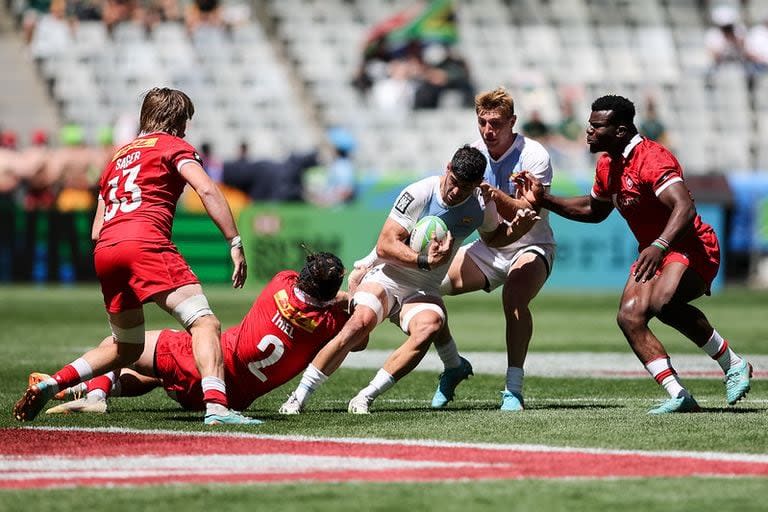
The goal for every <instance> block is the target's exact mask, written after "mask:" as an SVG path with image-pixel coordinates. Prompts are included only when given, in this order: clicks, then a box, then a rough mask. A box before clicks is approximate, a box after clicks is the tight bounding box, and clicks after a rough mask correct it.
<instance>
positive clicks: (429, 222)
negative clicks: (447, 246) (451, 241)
mask: <svg viewBox="0 0 768 512" xmlns="http://www.w3.org/2000/svg"><path fill="white" fill-rule="evenodd" d="M433 234H434V235H435V240H437V241H438V242H440V241H441V240H443V239H444V238H445V235H447V234H448V227H447V226H446V225H445V222H443V219H441V218H440V217H435V216H434V215H427V216H426V217H422V218H421V219H419V221H418V222H417V223H416V226H414V228H413V231H411V237H410V242H409V246H410V247H411V249H413V250H414V251H416V252H418V253H422V254H426V252H427V249H428V248H429V242H430V241H431V240H432V235H433Z"/></svg>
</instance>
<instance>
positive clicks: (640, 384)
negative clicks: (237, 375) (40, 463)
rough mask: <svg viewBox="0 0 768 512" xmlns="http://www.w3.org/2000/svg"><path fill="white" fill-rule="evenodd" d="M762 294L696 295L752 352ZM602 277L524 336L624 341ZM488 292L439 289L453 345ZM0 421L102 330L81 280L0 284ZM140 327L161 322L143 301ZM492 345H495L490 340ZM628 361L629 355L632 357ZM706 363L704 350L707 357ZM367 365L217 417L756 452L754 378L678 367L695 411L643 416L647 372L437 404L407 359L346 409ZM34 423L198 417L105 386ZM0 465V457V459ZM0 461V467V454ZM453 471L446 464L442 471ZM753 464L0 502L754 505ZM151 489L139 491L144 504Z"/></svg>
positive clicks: (340, 431)
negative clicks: (606, 475)
mask: <svg viewBox="0 0 768 512" xmlns="http://www.w3.org/2000/svg"><path fill="white" fill-rule="evenodd" d="M207 292H208V295H209V298H210V300H211V303H212V305H213V307H214V309H215V311H216V312H217V314H218V315H219V317H220V318H221V319H222V322H223V324H224V325H231V324H233V323H235V322H236V321H238V320H239V319H240V318H241V316H242V314H243V313H244V312H245V311H246V310H247V309H248V308H249V306H250V300H251V298H249V297H247V296H248V295H249V294H252V292H243V291H231V290H227V289H224V288H213V287H210V288H209V289H208V290H207ZM767 299H768V295H766V294H765V293H760V292H753V291H748V290H743V289H729V290H727V291H725V292H724V293H721V294H719V295H717V296H715V297H711V298H706V299H702V300H701V301H699V305H700V306H701V307H702V309H703V310H704V311H705V312H706V313H707V315H708V316H709V318H710V320H711V321H712V323H713V324H714V325H715V326H716V327H717V328H718V330H719V331H720V332H721V333H722V334H723V335H725V336H726V337H728V338H729V339H730V340H731V341H732V343H733V345H734V347H735V348H736V349H737V350H738V351H740V352H743V353H747V354H768V344H766V342H765V339H766V328H765V327H764V324H762V322H760V321H759V318H761V317H762V315H763V314H765V305H766V303H768V300H767ZM617 301H618V292H615V293H609V294H590V295H580V294H579V295H577V294H570V295H560V294H552V293H545V294H543V295H542V296H541V297H539V299H537V301H536V303H535V304H534V314H535V322H536V333H535V337H534V341H533V343H532V350H533V351H547V352H563V351H567V352H573V351H593V352H621V353H626V352H628V351H629V349H628V347H627V346H626V343H625V341H624V340H623V338H622V336H621V334H620V332H619V330H618V328H617V327H616V324H615V320H614V318H615V309H616V305H617ZM498 302H499V297H498V296H497V295H490V296H489V295H485V294H474V295H470V296H465V297H458V298H450V299H448V308H449V314H450V322H451V327H452V330H453V332H454V336H455V338H456V339H457V341H458V343H459V345H460V348H461V349H462V350H465V351H489V352H493V351H501V350H503V341H502V340H503V334H502V333H503V317H502V315H501V312H500V310H499V304H498ZM0 306H1V307H0V326H1V327H2V328H1V329H0V347H2V355H3V359H2V363H0V409H2V410H3V411H6V413H5V414H3V415H0V429H2V428H16V427H19V426H20V424H18V423H16V422H15V421H14V420H13V419H12V418H11V415H10V409H11V406H12V404H13V402H14V401H15V400H16V399H17V398H18V397H19V396H20V394H21V392H22V391H23V389H24V387H25V384H26V376H27V374H28V373H29V371H30V370H42V371H53V370H55V369H57V368H58V367H60V366H61V365H62V364H64V363H66V362H69V361H70V360H72V359H73V358H74V357H77V356H78V355H80V354H81V353H82V352H83V351H84V350H85V349H86V348H88V347H90V346H92V345H94V344H95V343H97V342H98V341H100V340H101V339H102V338H103V337H104V335H105V334H106V321H105V318H104V313H103V309H102V304H101V302H100V294H99V291H98V288H97V287H96V286H90V287H83V288H33V287H0ZM147 311H148V328H162V327H166V326H173V325H172V320H171V319H170V318H169V317H166V316H165V314H164V313H161V312H159V311H157V310H156V308H154V307H148V308H147ZM657 332H658V333H659V334H660V336H661V337H662V339H663V340H664V342H665V344H666V346H667V348H668V350H669V351H670V353H671V354H672V356H673V357H674V355H675V354H684V353H686V354H692V353H697V351H698V350H697V349H696V348H695V347H694V346H693V345H692V344H691V343H690V342H688V341H686V340H684V339H682V337H681V336H679V335H678V334H676V333H674V332H672V331H670V330H668V329H666V328H664V327H663V326H658V329H657ZM400 341H402V333H400V332H399V331H397V330H396V329H395V328H394V327H392V326H390V325H383V326H381V327H380V328H379V329H378V330H377V331H376V332H375V333H374V336H373V337H372V341H371V344H370V345H369V346H370V347H371V348H393V347H395V346H397V344H398V343H399V342H400ZM499 357H501V358H503V357H504V356H503V355H502V354H501V353H500V354H499ZM638 364H639V363H638ZM713 364H714V363H713ZM373 373H374V370H373V369H371V370H352V369H344V368H343V367H342V369H341V370H339V372H337V374H335V375H334V376H333V377H332V378H331V379H330V380H329V382H328V383H327V385H326V386H324V387H323V389H321V390H320V391H319V392H318V393H317V394H316V395H315V397H314V398H313V400H312V402H311V403H310V406H309V411H308V412H307V413H306V414H303V415H300V416H297V417H282V416H280V415H278V414H276V412H275V411H276V410H277V408H278V407H279V405H280V403H281V402H282V401H283V400H284V398H285V396H286V395H287V393H288V392H289V391H290V390H291V389H293V386H294V385H295V381H294V382H292V383H289V384H288V385H286V386H285V387H283V388H281V389H278V390H277V391H275V392H274V393H272V394H271V395H269V396H266V397H264V398H262V399H260V400H258V401H256V402H255V403H254V404H253V406H252V407H251V410H250V413H251V414H252V415H254V416H256V417H259V418H263V419H265V420H267V421H266V423H265V424H264V425H261V426H258V427H251V428H245V427H243V428H225V429H222V431H246V432H252V433H260V434H273V435H304V436H318V437H325V438H330V437H333V438H336V437H344V438H379V439H411V440H419V439H432V440H443V441H457V442H473V443H502V444H540V445H549V446H558V447H566V446H568V447H583V448H599V449H622V450H678V451H679V450H686V451H695V452H732V453H737V454H758V455H762V456H765V455H768V429H766V425H768V414H766V413H767V412H768V387H766V386H765V385H764V384H763V382H760V381H757V382H755V383H754V384H753V388H752V391H751V393H750V395H749V396H748V398H747V399H746V400H745V401H743V402H741V403H740V404H739V405H738V406H737V407H735V408H728V407H726V406H725V401H724V398H723V394H724V393H723V389H722V388H723V386H722V383H721V382H719V381H717V380H711V379H710V380H706V379H685V382H686V384H688V386H689V387H690V388H691V389H692V390H693V391H694V393H695V395H696V397H697V399H698V400H699V401H700V402H701V405H702V406H703V407H704V410H705V412H704V413H701V414H693V415H675V416H670V417H649V416H648V415H647V414H646V411H647V409H648V408H649V407H650V406H651V405H653V404H654V403H655V402H656V401H658V400H659V399H661V398H663V395H664V393H663V391H662V390H660V389H659V388H658V387H657V386H656V384H655V383H654V382H653V381H652V380H651V379H650V378H644V379H616V380H609V379H583V378H579V379H577V378H537V377H531V378H528V379H526V400H527V406H528V409H527V410H526V411H525V412H524V413H522V414H511V415H510V414H503V413H500V412H499V411H498V410H497V407H498V393H499V390H501V389H502V388H503V377H501V376H493V375H478V376H476V377H475V378H473V379H471V380H470V381H469V382H468V383H464V384H462V387H461V388H459V396H458V399H457V401H456V402H454V403H453V404H451V406H450V408H449V409H448V410H445V411H432V410H430V409H429V407H428V401H429V398H430V397H431V395H432V392H433V391H434V386H435V384H436V374H434V373H431V372H414V373H413V374H412V375H410V376H408V377H407V378H406V379H404V380H403V381H401V382H400V383H398V385H397V386H395V387H394V388H393V389H392V390H391V391H390V392H388V393H387V394H386V395H384V396H383V397H381V398H380V399H379V400H378V401H377V402H376V407H375V413H374V414H372V415H370V416H362V417H361V416H354V415H349V414H346V413H345V412H344V411H345V410H346V402H347V400H348V399H349V398H350V397H351V396H352V395H353V394H354V392H355V391H356V390H357V389H359V388H360V387H362V386H363V385H365V384H366V383H367V382H368V380H369V379H370V378H371V376H372V375H373ZM33 425H35V426H38V425H39V426H57V427H125V428H131V429H165V430H174V431H203V430H206V429H205V428H204V427H203V425H202V424H201V422H200V421H199V416H198V415H197V414H195V413H188V412H184V411H181V410H179V409H178V408H177V407H175V405H174V403H173V402H172V401H170V400H169V399H168V398H166V397H165V395H164V394H163V393H161V392H159V391H155V392H153V393H152V394H150V395H147V396H145V397H141V398H136V399H115V400H112V403H111V405H110V413H109V414H106V415H103V416H78V417H53V418H45V417H44V416H41V417H40V418H39V419H38V420H37V421H35V423H34V424H33ZM0 466H2V463H0ZM0 469H1V468H0ZM457 476H460V475H457ZM767 484H768V482H767V481H766V479H765V478H702V477H697V478H674V479H669V478H667V479H664V478H637V479H629V480H626V479H619V480H616V479H599V480H594V479H575V480H574V479H568V480H500V481H481V482H462V481H459V482H440V483H409V484H403V483H343V484H328V483H321V484H305V483H300V484H295V485H276V484H274V485H263V484H259V485H240V486H224V485H219V484H213V485H202V486H201V485H187V486H184V485H182V486H164V487H141V488H132V489H103V488H102V489H74V490H71V489H70V490H51V491H40V490H34V491H3V492H0V511H4V510H9V511H10V510H21V509H22V508H24V509H26V508H29V506H30V504H31V503H34V504H35V505H34V506H35V507H36V508H38V507H42V510H46V511H50V510H71V509H73V508H75V507H78V508H87V507H91V506H92V507H96V506H98V507H105V506H106V504H108V505H109V508H110V509H111V510H128V509H137V510H149V509H152V508H160V507H157V505H158V504H162V508H163V509H164V510H177V509H186V510H203V509H220V508H222V506H221V505H222V504H225V506H224V507H223V509H224V510H246V509H249V510H250V509H254V508H255V509H263V510H267V509H278V510H331V509H333V510H353V509H354V510H406V509H412V510H422V509H430V510H502V509H503V510H588V509H598V510H606V509H615V508H618V507H621V508H622V509H625V510H649V509H650V510H653V509H662V508H663V509H665V510H739V511H746V510H764V503H762V502H761V498H760V496H761V494H764V492H765V489H766V485H767ZM153 504H154V505H155V506H153Z"/></svg>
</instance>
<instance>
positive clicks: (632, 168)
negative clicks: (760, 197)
mask: <svg viewBox="0 0 768 512" xmlns="http://www.w3.org/2000/svg"><path fill="white" fill-rule="evenodd" d="M682 181H683V169H682V167H680V164H679V163H678V161H677V159H676V158H675V156H674V155H673V154H672V153H671V152H670V151H669V150H668V149H666V148H665V147H664V146H662V145H661V144H658V143H657V142H654V141H652V140H649V139H645V138H642V137H640V136H637V135H636V136H635V138H633V139H632V141H630V143H629V145H628V146H627V148H626V149H625V150H624V157H623V158H621V159H619V160H616V161H614V160H613V159H612V158H611V156H610V155H608V154H607V153H604V154H603V155H602V156H601V157H600V159H599V160H598V161H597V169H596V171H595V183H594V185H593V187H592V197H594V198H595V199H597V200H599V201H611V202H612V203H613V205H614V206H615V207H616V209H618V210H619V213H621V216H622V217H624V218H625V219H626V221H627V224H628V225H629V228H630V229H631V230H632V233H633V234H634V235H635V238H636V239H637V241H638V242H639V244H640V246H639V250H640V251H642V250H643V249H645V248H646V247H648V246H649V245H650V244H651V243H652V242H653V241H654V240H656V238H658V237H659V236H660V235H661V233H662V231H663V230H664V228H665V227H666V226H667V223H668V222H669V217H670V215H671V213H672V211H671V210H670V209H669V208H667V207H666V206H665V205H664V203H662V202H661V201H660V200H659V195H660V194H661V193H662V192H663V191H664V190H666V188H667V187H669V186H670V185H673V184H675V183H679V182H682ZM693 225H694V229H693V232H692V233H690V234H688V235H685V236H683V237H681V238H680V239H678V240H676V241H675V242H674V243H673V245H672V249H673V250H675V251H678V252H682V253H699V254H701V253H702V252H705V249H704V245H711V243H712V238H715V239H716V236H715V233H714V231H713V230H712V227H711V226H710V225H709V224H705V223H704V222H702V220H701V217H700V216H699V215H696V218H695V219H694V221H693ZM715 243H716V242H715Z"/></svg>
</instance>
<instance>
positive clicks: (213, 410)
mask: <svg viewBox="0 0 768 512" xmlns="http://www.w3.org/2000/svg"><path fill="white" fill-rule="evenodd" d="M89 394H90V393H89ZM205 414H206V415H208V414H216V415H219V416H226V415H227V414H229V409H228V408H227V407H225V406H223V405H221V404H217V403H215V402H205Z"/></svg>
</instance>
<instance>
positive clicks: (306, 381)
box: [293, 364, 328, 405]
mask: <svg viewBox="0 0 768 512" xmlns="http://www.w3.org/2000/svg"><path fill="white" fill-rule="evenodd" d="M326 380H328V376H327V375H326V374H324V373H323V372H321V371H320V370H318V369H317V368H315V366H314V365H312V364H310V365H309V366H307V369H306V370H304V375H302V376H301V381H300V382H299V385H298V386H297V387H296V391H294V392H293V393H294V394H295V395H296V398H297V399H298V401H299V403H300V404H301V405H304V404H305V403H306V402H307V400H309V397H310V396H312V393H314V392H315V391H317V388H319V387H320V386H322V385H323V383H324V382H325V381H326Z"/></svg>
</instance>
